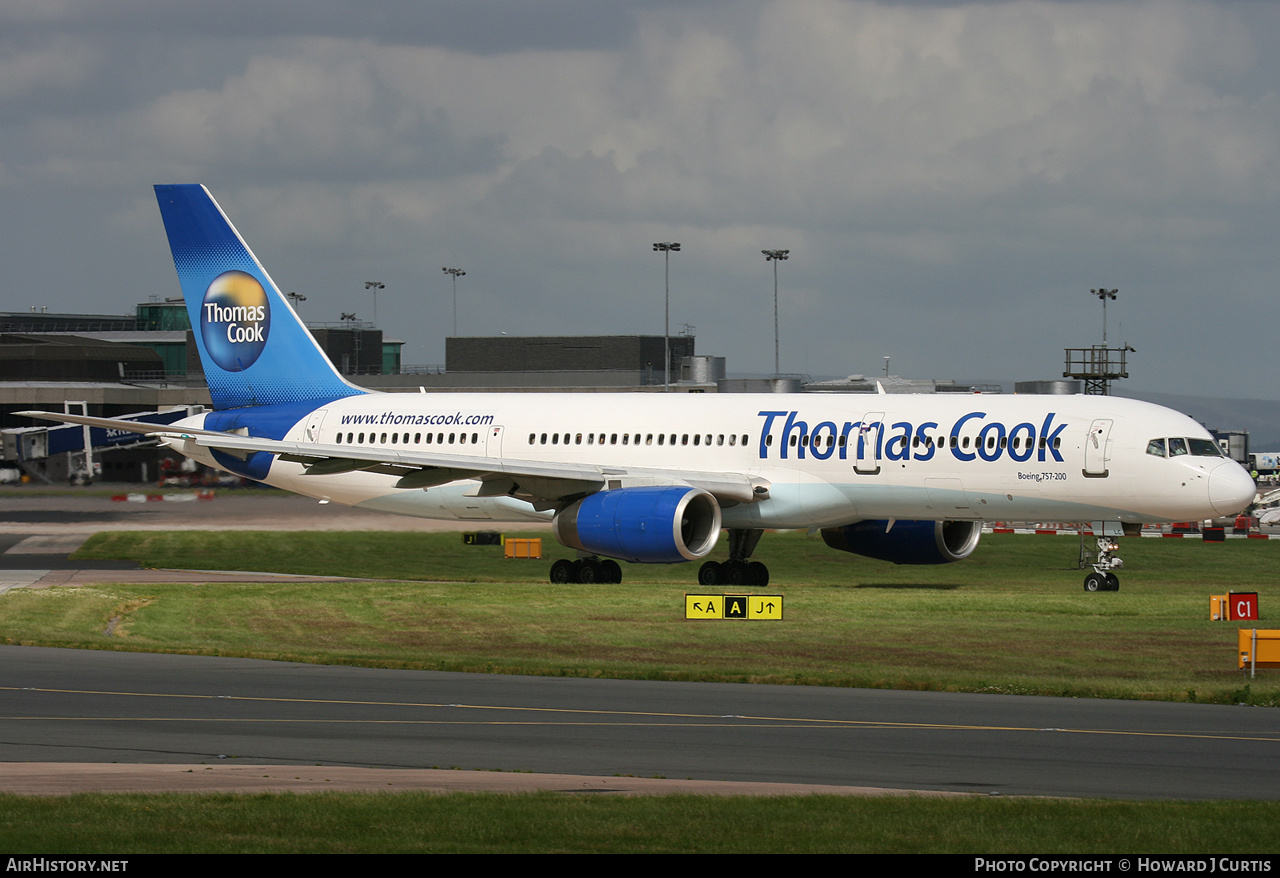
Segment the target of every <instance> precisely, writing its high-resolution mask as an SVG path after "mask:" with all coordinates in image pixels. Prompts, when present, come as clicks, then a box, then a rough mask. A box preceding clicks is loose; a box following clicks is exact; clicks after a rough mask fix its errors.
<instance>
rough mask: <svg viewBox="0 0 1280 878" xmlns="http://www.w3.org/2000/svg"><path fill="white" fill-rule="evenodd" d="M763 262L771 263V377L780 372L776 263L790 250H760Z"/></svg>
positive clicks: (788, 254)
mask: <svg viewBox="0 0 1280 878" xmlns="http://www.w3.org/2000/svg"><path fill="white" fill-rule="evenodd" d="M760 252H761V253H763V254H764V261H765V262H772V263H773V377H774V378H777V377H778V376H779V375H780V374H782V373H781V370H780V369H779V366H778V363H779V362H780V360H779V356H778V263H779V262H781V261H782V260H783V259H788V258H790V256H791V251H790V250H761V251H760Z"/></svg>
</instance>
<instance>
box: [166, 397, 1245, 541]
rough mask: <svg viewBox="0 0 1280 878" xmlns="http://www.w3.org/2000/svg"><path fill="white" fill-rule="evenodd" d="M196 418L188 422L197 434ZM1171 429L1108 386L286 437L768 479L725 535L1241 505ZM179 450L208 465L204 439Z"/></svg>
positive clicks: (507, 505) (359, 498)
mask: <svg viewBox="0 0 1280 878" xmlns="http://www.w3.org/2000/svg"><path fill="white" fill-rule="evenodd" d="M204 418H205V416H203V415H201V416H197V417H195V418H192V419H189V420H188V421H187V422H183V423H184V424H185V425H186V426H189V427H195V428H200V427H203V426H204ZM1174 437H1177V438H1181V439H1197V440H1210V441H1211V437H1210V436H1209V434H1208V432H1207V431H1205V429H1204V428H1203V427H1201V426H1200V425H1199V424H1197V423H1196V422H1195V421H1193V420H1191V419H1190V418H1187V417H1186V416H1184V415H1181V414H1179V413H1177V412H1174V411H1171V410H1169V409H1166V408H1162V407H1160V406H1155V405H1151V404H1147V403H1142V402H1137V401H1134V400H1128V399H1120V398H1116V397H1105V396H1020V395H1011V396H1004V395H905V394H879V395H869V394H706V395H703V394H683V393H681V394H665V393H610V394H538V393H526V394H500V393H467V394H426V393H416V394H410V393H369V394H363V395H358V396H352V397H348V398H344V399H339V400H335V401H333V402H330V403H328V404H326V405H324V406H321V407H319V408H317V409H316V410H315V411H313V412H312V413H311V414H309V415H308V416H306V417H303V418H302V419H300V420H299V421H298V422H297V423H296V424H294V425H293V427H292V428H290V429H289V430H288V432H287V433H286V434H285V435H284V436H283V437H282V438H283V439H284V440H286V441H292V442H300V443H318V444H322V445H327V446H332V445H341V446H344V447H350V446H358V447H370V448H377V449H380V450H382V451H384V452H385V451H390V452H394V451H398V450H399V451H404V452H436V453H448V454H450V455H468V456H475V457H477V458H489V459H502V460H508V461H510V460H528V461H540V462H552V463H554V462H557V461H560V462H567V463H570V462H571V463H578V464H590V465H592V466H597V467H600V468H601V470H602V472H603V473H605V475H606V477H607V478H608V479H610V480H611V481H613V482H615V483H616V484H611V485H610V487H628V486H630V485H633V484H643V483H645V481H644V476H643V472H642V471H644V470H653V469H659V470H663V471H666V472H668V473H672V472H674V473H675V474H676V477H675V479H674V480H676V481H678V473H679V472H680V471H691V472H701V473H707V472H721V473H734V474H742V475H746V476H751V477H758V478H760V479H762V480H765V481H766V482H767V484H768V491H767V494H765V495H762V496H764V499H760V500H758V501H757V502H739V503H736V504H732V505H727V506H726V507H725V508H724V510H723V524H724V526H725V527H730V528H798V527H830V526H836V525H842V524H847V523H850V522H854V521H858V520H866V519H926V520H928V519H931V520H959V519H970V520H982V521H1002V520H1022V521H1026V520H1065V521H1090V520H1108V521H1123V522H1132V523H1137V522H1157V521H1185V520H1195V519H1203V518H1208V517H1215V516H1218V515H1227V514H1234V513H1235V512H1237V511H1239V510H1240V509H1241V508H1243V507H1244V506H1245V505H1247V504H1248V503H1249V502H1250V501H1251V500H1252V498H1253V496H1254V495H1253V490H1254V489H1253V483H1252V480H1251V479H1250V478H1249V476H1248V474H1247V473H1245V471H1244V469H1243V468H1242V467H1240V466H1239V465H1237V464H1236V463H1234V462H1233V461H1230V460H1228V459H1226V458H1224V457H1221V456H1211V455H1208V454H1179V455H1177V456H1170V455H1167V454H1166V455H1157V454H1154V453H1152V452H1151V447H1152V446H1151V442H1152V440H1160V439H1168V438H1174ZM175 447H177V448H180V449H183V450H184V453H188V454H191V455H192V456H193V457H197V458H198V459H200V460H202V461H203V462H204V463H207V464H210V465H214V466H216V465H218V464H217V463H216V462H215V461H214V460H213V458H212V457H211V456H210V454H209V452H208V451H207V450H206V449H195V450H192V449H186V448H183V445H182V444H181V443H176V444H175ZM1166 447H1170V446H1167V445H1166ZM1198 447H1199V448H1201V449H1202V450H1203V448H1204V446H1203V444H1201V445H1199V446H1198ZM355 450H357V451H358V448H357V449H355ZM478 468H482V467H478ZM637 471H641V473H640V474H637ZM264 481H265V482H266V483H268V484H271V485H274V486H276V487H279V488H283V489H285V490H289V491H293V492H297V493H300V494H304V495H307V496H311V497H316V498H322V499H327V500H332V501H334V502H337V503H343V504H347V505H352V506H362V507H367V508H372V509H378V510H382V511H387V512H395V513H400V514H405V515H414V516H419V517H424V518H443V519H494V520H499V521H520V520H546V519H547V518H549V517H550V514H551V513H550V512H549V511H537V510H535V509H534V508H533V506H532V505H530V504H529V503H526V502H524V501H522V500H519V499H516V498H514V497H508V496H497V497H489V496H471V495H474V494H475V493H476V489H477V488H478V487H479V483H478V482H474V481H461V482H454V483H451V484H447V485H441V486H436V487H429V488H425V489H423V488H397V487H396V486H395V485H396V481H397V479H396V477H395V476H393V475H387V474H379V473H374V472H363V471H358V472H347V473H340V474H328V475H321V474H307V473H306V472H305V470H304V467H303V466H302V465H301V464H298V463H289V462H286V461H282V460H278V459H277V460H275V461H274V462H273V463H272V464H271V467H270V471H269V473H268V474H267V476H266V477H265V478H264Z"/></svg>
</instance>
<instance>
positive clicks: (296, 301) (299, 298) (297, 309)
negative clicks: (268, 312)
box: [285, 293, 307, 316]
mask: <svg viewBox="0 0 1280 878" xmlns="http://www.w3.org/2000/svg"><path fill="white" fill-rule="evenodd" d="M285 295H286V296H288V297H289V298H290V299H293V310H294V313H295V314H297V315H298V316H301V315H302V303H303V302H305V301H307V297H306V296H304V295H302V293H285Z"/></svg>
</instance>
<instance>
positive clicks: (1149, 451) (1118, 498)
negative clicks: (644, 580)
mask: <svg viewBox="0 0 1280 878" xmlns="http://www.w3.org/2000/svg"><path fill="white" fill-rule="evenodd" d="M156 197H157V199H158V201H159V203H160V213H161V216H162V217H163V219H164V225H165V230H166V231H167V232H168V236H169V245H170V247H171V248H172V250H173V260H174V264H175V265H176V267H177V270H178V277H179V280H180V281H181V284H182V292H183V295H184V296H185V298H186V303H187V310H188V313H189V314H190V316H191V325H192V327H193V329H194V334H195V339H196V345H197V346H198V348H199V350H200V356H201V360H202V362H203V364H204V372H205V377H206V379H207V380H208V383H209V392H210V394H211V395H212V398H213V411H210V412H205V413H203V414H198V415H195V416H193V417H190V418H186V419H184V420H181V421H178V422H176V423H175V424H172V425H155V426H147V425H145V424H138V423H137V422H134V421H117V420H112V419H107V418H90V417H80V416H73V415H63V414H56V413H37V412H28V413H26V414H31V415H36V416H39V417H43V418H49V419H51V420H59V421H67V422H72V423H88V424H92V425H99V426H108V427H110V428H114V429H120V430H129V431H133V432H139V433H145V434H148V435H153V436H156V437H158V438H159V439H161V440H162V441H163V442H164V443H165V444H167V445H169V446H170V447H172V448H174V449H176V450H178V451H180V452H181V453H183V454H185V455H187V456H189V457H192V458H194V459H196V460H198V461H200V462H201V463H204V464H208V465H210V466H215V467H220V468H221V469H224V470H227V471H229V472H232V473H237V474H239V475H242V476H246V477H248V478H251V479H256V480H258V481H260V482H264V483H266V484H269V485H274V486H276V487H279V488H283V489H285V490H288V491H294V492H296V493H299V494H304V495H307V496H310V497H316V498H320V499H323V500H331V501H333V502H336V503H344V504H348V505H352V506H359V507H364V508H368V509H378V510H382V511H386V512H395V513H401V514H404V515H415V516H420V517H423V518H444V519H459V520H474V521H477V522H482V521H487V520H494V521H509V522H520V521H548V520H549V521H550V522H551V523H552V525H553V529H554V533H555V536H556V539H557V540H559V541H560V542H561V543H562V544H563V545H565V546H568V547H570V548H573V549H576V550H578V554H579V558H578V559H577V560H575V561H572V562H570V561H569V560H567V559H565V560H561V561H557V562H556V563H555V564H554V565H553V566H552V568H551V579H552V581H553V582H568V581H575V580H576V581H584V582H586V581H606V580H612V581H620V580H621V575H622V572H621V568H620V566H619V565H618V563H617V560H623V561H629V562H636V563H656V564H665V563H673V562H681V561H697V560H700V559H704V558H706V556H707V555H708V554H709V553H710V552H711V551H712V549H713V548H714V547H715V545H716V542H717V540H718V539H719V537H720V532H721V530H722V529H727V530H728V547H729V560H728V561H725V562H716V561H705V562H704V563H703V564H702V565H701V567H700V569H699V572H698V579H699V582H700V583H701V584H703V585H715V584H735V585H736V584H749V585H764V584H766V583H767V582H768V576H769V574H768V570H767V569H765V567H764V565H763V564H760V563H759V562H753V561H751V560H750V557H751V554H752V552H753V550H754V549H755V547H756V544H757V542H758V541H759V539H760V536H761V534H762V533H763V532H764V531H765V530H766V529H769V528H820V529H821V530H822V535H823V538H824V539H825V541H826V543H827V545H829V546H831V547H832V548H835V549H839V550H841V551H846V552H853V553H855V554H859V555H866V556H870V557H873V558H880V559H884V560H887V561H893V562H896V563H899V564H935V563H946V562H950V561H958V560H961V559H962V558H965V557H967V556H968V555H969V554H970V553H971V552H972V551H973V550H974V547H975V546H976V545H977V543H978V538H979V536H980V535H981V532H982V530H981V529H982V523H983V522H989V521H997V520H1033V521H1034V520H1056V521H1082V522H1093V523H1094V529H1095V534H1096V535H1097V536H1098V540H1099V546H1100V550H1101V556H1100V558H1099V559H1098V562H1097V564H1095V567H1094V570H1093V571H1092V572H1091V573H1090V574H1089V576H1088V577H1087V578H1086V580H1085V587H1086V588H1087V589H1089V590H1091V591H1093V590H1110V589H1114V588H1116V587H1118V580H1117V579H1116V575H1115V573H1114V569H1115V568H1117V567H1119V566H1120V560H1119V559H1118V558H1116V557H1114V555H1113V554H1112V552H1113V550H1114V549H1115V544H1114V543H1112V542H1110V537H1111V536H1112V535H1117V534H1119V533H1121V532H1122V531H1130V532H1132V531H1134V530H1135V529H1137V528H1139V527H1140V526H1141V525H1142V524H1143V523H1144V522H1161V521H1186V520H1194V519H1203V518H1209V517H1215V516H1221V515H1231V514H1234V513H1236V512H1238V511H1240V510H1241V509H1243V508H1244V507H1245V506H1247V505H1248V504H1249V503H1250V502H1251V501H1252V500H1253V498H1254V491H1255V489H1254V484H1253V481H1252V480H1251V479H1250V477H1249V475H1248V473H1246V472H1245V471H1244V469H1243V468H1242V467H1241V466H1239V465H1238V464H1237V463H1235V462H1234V461H1232V460H1229V459H1227V458H1226V457H1224V456H1223V454H1222V453H1221V452H1220V450H1219V449H1218V446H1217V445H1216V444H1215V443H1214V441H1213V438H1212V437H1211V436H1210V435H1209V433H1208V432H1207V431H1205V429H1204V428H1203V427H1201V426H1200V425H1199V424H1197V423H1196V422H1195V421H1193V420H1191V419H1190V418H1188V417H1186V416H1184V415H1181V414H1178V413H1177V412H1174V411H1171V410H1169V409H1166V408H1161V407H1159V406H1155V405H1149V404H1147V403H1142V402H1136V401H1133V400H1127V399H1118V398H1115V397H1106V396H1021V395H1015V396H990V395H987V396H979V395H975V396H956V395H946V396H934V395H897V394H892V395H891V394H878V395H866V394H841V395H837V394H821V395H817V394H814V395H808V394H796V395H774V394H766V395H754V394H709V395H688V394H652V393H626V394H623V393H616V394H590V395H581V394H563V393H559V394H553V393H548V394H538V393H520V394H503V393H465V394H454V393H449V394H432V393H425V392H422V393H378V392H371V391H369V390H366V389H364V388H360V387H356V386H354V385H353V384H350V383H349V382H348V381H347V380H346V379H345V378H343V377H342V376H341V375H340V374H339V373H338V372H337V371H336V370H335V369H334V367H333V365H332V363H330V362H329V360H328V359H327V358H326V356H325V355H324V353H323V351H321V349H320V347H319V346H318V345H317V344H316V342H315V340H314V339H313V338H312V337H311V334H310V333H309V332H308V331H307V329H306V327H305V326H304V325H303V324H302V322H301V321H300V320H299V319H298V316H297V314H296V313H295V312H294V311H293V309H292V308H291V307H290V306H289V303H288V302H287V301H286V300H285V298H284V297H283V296H282V295H281V293H280V290H279V288H278V287H277V286H276V285H275V284H274V283H273V282H272V280H271V278H270V276H269V275H268V274H267V272H266V271H265V270H264V269H263V267H262V265H261V264H260V263H259V262H258V260H257V258H256V257H255V256H254V255H253V253H252V251H250V249H249V247H248V246H247V245H246V244H245V242H244V240H243V239H242V238H241V237H240V235H239V233H238V232H237V231H236V229H235V227H234V226H232V224H231V222H230V220H228V219H227V217H226V215H225V214H224V213H223V212H222V209H221V208H220V207H219V206H218V204H217V203H216V202H215V201H214V200H213V198H212V197H211V196H210V194H209V192H208V190H206V189H205V188H204V187H203V186H200V185H194V184H190V185H175V186H156ZM614 559H617V560H614Z"/></svg>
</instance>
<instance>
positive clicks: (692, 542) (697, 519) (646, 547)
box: [552, 486, 720, 564]
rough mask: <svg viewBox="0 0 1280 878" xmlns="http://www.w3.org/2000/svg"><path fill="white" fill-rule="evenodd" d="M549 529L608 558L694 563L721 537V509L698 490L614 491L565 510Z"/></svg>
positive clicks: (563, 539)
mask: <svg viewBox="0 0 1280 878" xmlns="http://www.w3.org/2000/svg"><path fill="white" fill-rule="evenodd" d="M552 529H553V531H554V533H555V536H556V539H557V540H559V541H560V543H561V544H562V545H565V546H569V547H571V548H574V549H581V550H582V551H584V552H591V553H593V554H596V555H604V556H606V557H609V558H620V559H622V560H624V561H639V562H642V563H646V564H671V563H674V562H677V561H694V560H697V559H698V558H701V557H703V556H704V555H706V554H707V553H708V552H710V551H711V550H712V549H714V548H715V545H716V540H718V539H719V538H720V504H719V503H717V502H716V498H715V497H713V496H711V495H710V494H708V493H707V492H706V491H702V490H699V489H697V488H690V487H679V486H675V487H671V486H668V487H643V488H616V489H614V490H612V491H600V492H598V493H596V494H592V495H590V496H589V497H583V498H582V499H581V500H579V501H577V502H576V503H573V504H572V505H570V506H567V507H565V508H564V509H562V510H561V511H560V512H559V513H557V514H556V517H555V520H554V521H553V522H552Z"/></svg>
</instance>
